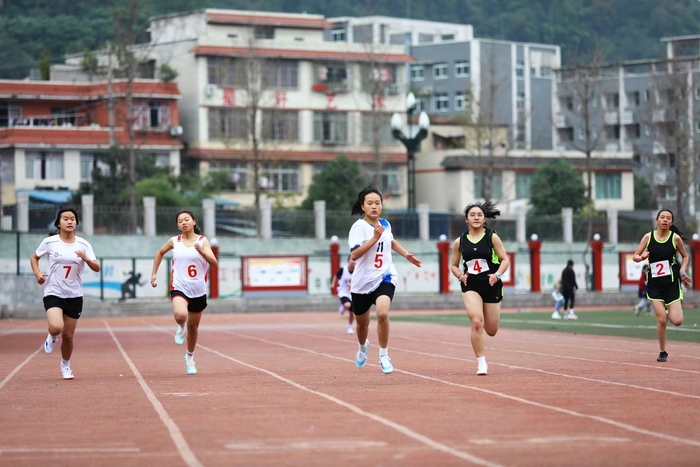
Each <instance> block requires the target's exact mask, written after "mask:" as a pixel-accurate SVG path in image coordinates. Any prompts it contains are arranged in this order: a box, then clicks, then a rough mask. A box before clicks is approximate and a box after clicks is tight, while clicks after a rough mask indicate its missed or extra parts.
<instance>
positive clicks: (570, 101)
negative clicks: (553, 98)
mask: <svg viewBox="0 0 700 467" xmlns="http://www.w3.org/2000/svg"><path fill="white" fill-rule="evenodd" d="M561 101H562V106H563V107H564V108H565V109H566V110H570V111H573V110H574V98H573V97H571V96H563V97H562V98H561Z"/></svg>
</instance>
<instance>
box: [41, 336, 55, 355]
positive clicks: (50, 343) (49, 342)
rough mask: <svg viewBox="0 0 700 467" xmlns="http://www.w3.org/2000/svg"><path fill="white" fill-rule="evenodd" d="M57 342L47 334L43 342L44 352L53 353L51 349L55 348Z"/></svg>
mask: <svg viewBox="0 0 700 467" xmlns="http://www.w3.org/2000/svg"><path fill="white" fill-rule="evenodd" d="M57 340H58V338H57V337H53V336H52V335H51V334H49V335H48V336H47V337H46V340H45V341H44V352H46V353H51V352H53V348H54V347H55V346H56V341H57Z"/></svg>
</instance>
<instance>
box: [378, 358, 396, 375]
mask: <svg viewBox="0 0 700 467" xmlns="http://www.w3.org/2000/svg"><path fill="white" fill-rule="evenodd" d="M379 364H380V365H381V366H382V371H383V372H384V374H385V375H388V374H389V373H391V372H392V371H394V366H393V365H392V364H391V359H390V358H389V356H388V355H380V356H379Z"/></svg>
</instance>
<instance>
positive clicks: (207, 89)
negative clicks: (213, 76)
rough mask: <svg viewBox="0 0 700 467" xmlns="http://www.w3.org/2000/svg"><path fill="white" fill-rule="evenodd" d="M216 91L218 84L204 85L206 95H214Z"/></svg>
mask: <svg viewBox="0 0 700 467" xmlns="http://www.w3.org/2000/svg"><path fill="white" fill-rule="evenodd" d="M215 92H216V84H207V85H206V86H204V95H205V96H206V97H212V96H213V95H214V93H215Z"/></svg>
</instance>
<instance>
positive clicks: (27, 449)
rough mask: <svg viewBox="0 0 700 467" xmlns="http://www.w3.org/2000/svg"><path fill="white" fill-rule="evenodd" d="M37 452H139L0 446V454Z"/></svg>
mask: <svg viewBox="0 0 700 467" xmlns="http://www.w3.org/2000/svg"><path fill="white" fill-rule="evenodd" d="M39 452H51V453H61V454H66V453H134V452H141V450H140V449H139V448H102V447H92V448H34V447H22V448H18V447H2V446H0V454H14V453H39Z"/></svg>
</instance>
